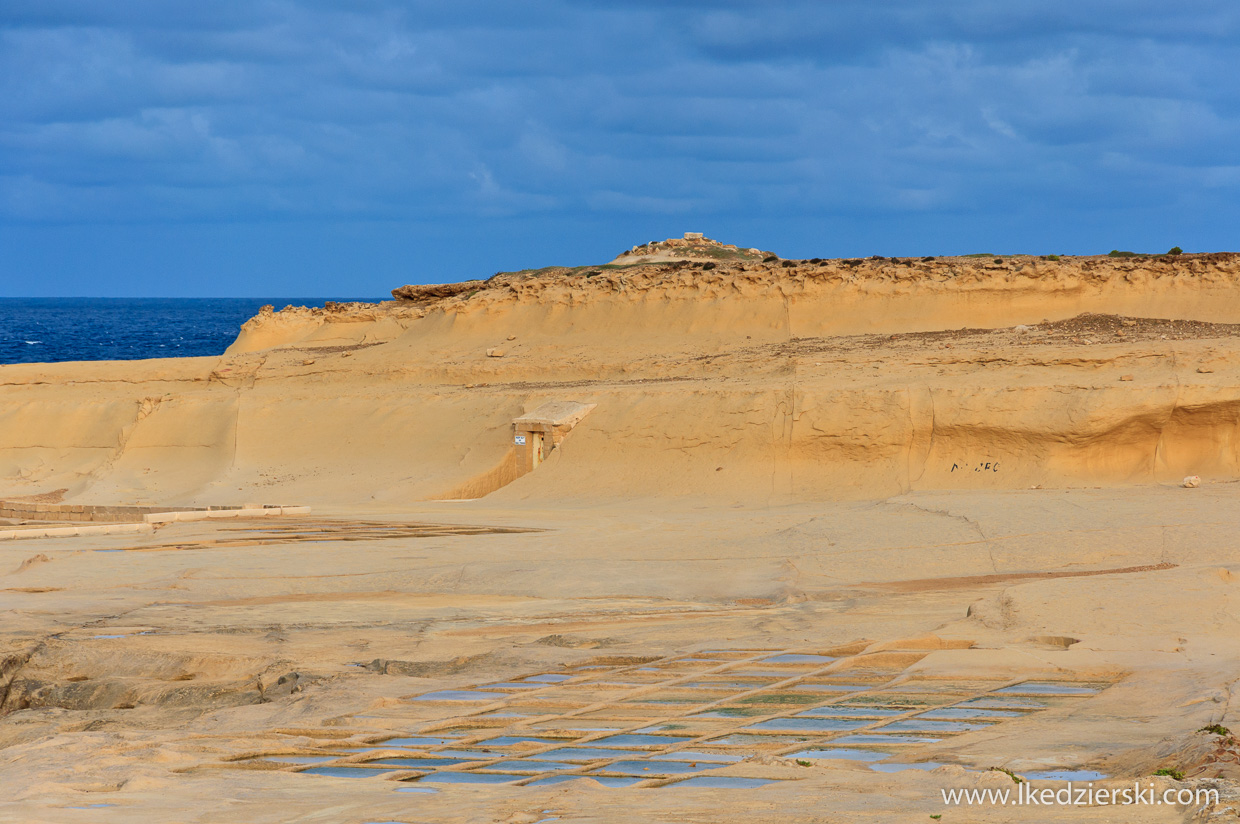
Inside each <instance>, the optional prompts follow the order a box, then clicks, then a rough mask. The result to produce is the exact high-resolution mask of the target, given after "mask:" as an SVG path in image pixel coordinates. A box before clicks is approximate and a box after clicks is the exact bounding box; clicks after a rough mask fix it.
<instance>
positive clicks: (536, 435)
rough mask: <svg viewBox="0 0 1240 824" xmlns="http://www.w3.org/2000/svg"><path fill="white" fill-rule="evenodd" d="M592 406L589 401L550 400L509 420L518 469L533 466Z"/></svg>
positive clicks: (527, 468)
mask: <svg viewBox="0 0 1240 824" xmlns="http://www.w3.org/2000/svg"><path fill="white" fill-rule="evenodd" d="M594 407H595V404H592V403H578V402H576V401H550V402H548V403H544V404H543V405H542V406H540V407H538V408H537V409H535V410H534V411H532V412H527V413H525V414H524V415H522V416H521V417H519V418H515V419H513V422H512V440H513V443H514V444H515V445H516V447H517V450H518V452H519V453H520V454H521V455H522V458H523V460H522V463H523V466H522V470H523V471H524V472H531V471H533V470H534V469H536V468H537V467H538V465H539V464H540V463H542V462H543V460H545V459H546V458H547V456H548V455H550V454H551V450H553V449H555V448H556V447H557V446H559V445H560V443H561V442H562V441H563V440H564V438H565V437H566V436H567V435H568V433H569V432H570V431H571V430H572V428H573V427H574V426H576V425H577V424H578V423H580V422H581V419H582V418H584V417H585V416H586V415H588V414H590V410H592V409H593V408H594Z"/></svg>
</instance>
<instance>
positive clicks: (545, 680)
mask: <svg viewBox="0 0 1240 824" xmlns="http://www.w3.org/2000/svg"><path fill="white" fill-rule="evenodd" d="M572 677H573V676H571V675H559V674H556V673H547V674H545V675H531V676H530V677H529V678H522V679H521V680H522V681H533V682H536V683H539V684H558V683H560V682H561V681H568V680H570V679H572Z"/></svg>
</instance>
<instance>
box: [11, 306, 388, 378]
mask: <svg viewBox="0 0 1240 824" xmlns="http://www.w3.org/2000/svg"><path fill="white" fill-rule="evenodd" d="M376 300H382V298H359V297H325V296H314V297H306V296H303V297H231V298H211V297H179V298H169V297H141V298H126V297H89V296H83V297H0V365H9V364H18V363H65V362H71V361H112V360H147V359H151V358H187V357H204V356H206V357H210V356H218V355H222V354H223V353H224V350H225V349H227V348H228V346H229V345H230V344H231V343H232V342H233V341H234V340H235V339H236V337H237V333H238V332H239V331H240V330H241V325H242V324H243V323H245V322H246V321H247V320H249V319H250V318H251V317H253V316H254V315H256V314H257V313H258V311H259V310H260V309H261V308H262V307H263V306H267V305H271V306H275V307H276V308H277V309H279V308H282V307H284V306H288V305H293V306H323V305H324V304H325V303H327V302H329V301H336V302H342V303H344V302H354V301H366V302H371V301H376Z"/></svg>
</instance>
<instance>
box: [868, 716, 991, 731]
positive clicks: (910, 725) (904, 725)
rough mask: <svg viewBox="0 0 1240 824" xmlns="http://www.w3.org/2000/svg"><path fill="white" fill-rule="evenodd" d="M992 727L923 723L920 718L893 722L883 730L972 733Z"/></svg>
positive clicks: (954, 723)
mask: <svg viewBox="0 0 1240 824" xmlns="http://www.w3.org/2000/svg"><path fill="white" fill-rule="evenodd" d="M992 726H994V725H993V724H987V723H985V722H973V721H923V720H921V718H920V716H919V717H918V718H910V719H908V720H906V721H892V722H891V723H890V724H888V725H887V726H885V727H883V729H884V730H891V731H892V732H970V731H972V730H984V729H987V728H989V727H992Z"/></svg>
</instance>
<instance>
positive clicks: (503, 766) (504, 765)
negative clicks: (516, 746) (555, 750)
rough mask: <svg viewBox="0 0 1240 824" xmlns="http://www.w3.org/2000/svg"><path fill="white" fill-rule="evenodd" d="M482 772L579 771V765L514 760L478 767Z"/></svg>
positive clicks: (560, 762) (561, 762)
mask: <svg viewBox="0 0 1240 824" xmlns="http://www.w3.org/2000/svg"><path fill="white" fill-rule="evenodd" d="M479 769H483V770H500V771H501V772H531V773H545V772H560V771H561V770H579V769H581V765H580V764H567V763H565V762H563V761H536V760H534V759H530V760H528V761H526V760H522V759H514V760H512V761H501V762H499V763H498V764H488V765H487V766H485V767H479Z"/></svg>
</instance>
